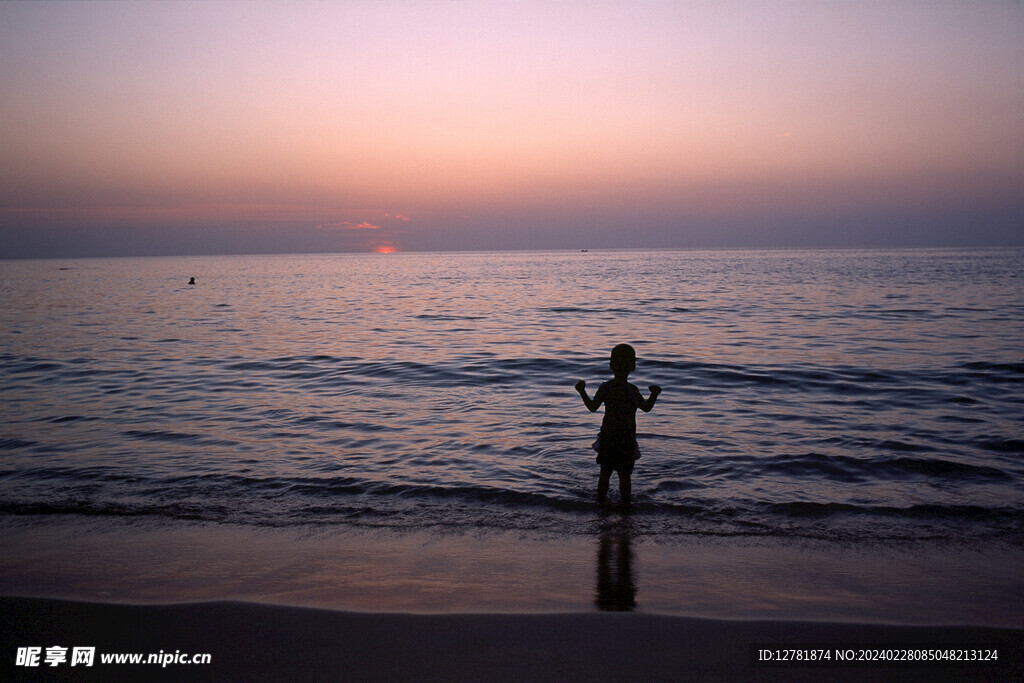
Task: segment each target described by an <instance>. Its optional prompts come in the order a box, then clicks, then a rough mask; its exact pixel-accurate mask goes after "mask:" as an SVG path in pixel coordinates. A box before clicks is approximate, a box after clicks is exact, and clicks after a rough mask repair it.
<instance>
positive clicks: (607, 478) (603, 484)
mask: <svg viewBox="0 0 1024 683" xmlns="http://www.w3.org/2000/svg"><path fill="white" fill-rule="evenodd" d="M611 479H612V471H611V470H610V469H605V468H603V467H602V468H601V476H600V477H598V479H597V502H598V503H603V502H604V501H605V499H606V498H608V484H609V483H610V482H611Z"/></svg>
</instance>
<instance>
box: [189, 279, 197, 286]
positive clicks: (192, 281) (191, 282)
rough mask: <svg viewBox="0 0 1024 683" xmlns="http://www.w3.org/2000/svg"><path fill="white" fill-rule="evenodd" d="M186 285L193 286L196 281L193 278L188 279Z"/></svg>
mask: <svg viewBox="0 0 1024 683" xmlns="http://www.w3.org/2000/svg"><path fill="white" fill-rule="evenodd" d="M188 283H189V284H190V285H194V284H195V283H196V279H195V278H194V277H190V278H189V279H188Z"/></svg>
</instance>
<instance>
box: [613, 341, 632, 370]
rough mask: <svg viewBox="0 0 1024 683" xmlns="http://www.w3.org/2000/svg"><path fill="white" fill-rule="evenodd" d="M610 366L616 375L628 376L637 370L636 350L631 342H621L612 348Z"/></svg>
mask: <svg viewBox="0 0 1024 683" xmlns="http://www.w3.org/2000/svg"><path fill="white" fill-rule="evenodd" d="M608 368H609V369H610V370H611V371H612V374H614V375H615V376H616V377H628V376H629V373H631V372H633V371H634V370H636V350H634V349H633V347H632V346H630V345H629V344H619V345H618V346H616V347H615V348H614V349H612V357H611V358H610V359H609V361H608Z"/></svg>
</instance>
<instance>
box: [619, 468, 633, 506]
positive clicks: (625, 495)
mask: <svg viewBox="0 0 1024 683" xmlns="http://www.w3.org/2000/svg"><path fill="white" fill-rule="evenodd" d="M619 495H620V496H622V502H623V504H628V503H629V502H630V500H631V499H632V495H633V480H632V477H631V475H629V474H624V473H622V472H619Z"/></svg>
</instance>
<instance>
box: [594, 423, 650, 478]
mask: <svg viewBox="0 0 1024 683" xmlns="http://www.w3.org/2000/svg"><path fill="white" fill-rule="evenodd" d="M592 447H593V449H594V450H595V451H597V463H598V464H599V465H600V466H601V471H602V472H603V471H604V470H614V471H615V472H617V473H618V474H620V475H622V474H632V473H633V463H634V462H636V460H638V459H639V458H640V445H639V444H638V443H637V442H636V433H635V432H632V431H629V430H618V429H604V428H602V429H601V433H600V434H598V435H597V441H595V442H594V443H593V444H592Z"/></svg>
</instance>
